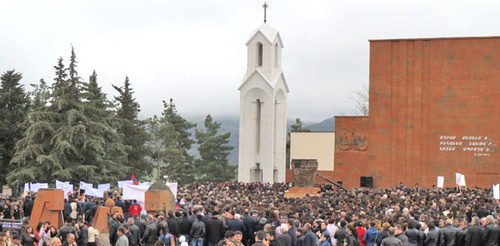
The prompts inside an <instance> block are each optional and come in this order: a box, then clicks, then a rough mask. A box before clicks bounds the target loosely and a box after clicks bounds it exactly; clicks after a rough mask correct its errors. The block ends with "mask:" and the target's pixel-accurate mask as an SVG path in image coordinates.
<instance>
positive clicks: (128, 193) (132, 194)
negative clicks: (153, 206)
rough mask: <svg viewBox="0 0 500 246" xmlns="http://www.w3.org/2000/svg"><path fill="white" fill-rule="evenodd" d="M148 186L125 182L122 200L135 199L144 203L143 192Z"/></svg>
mask: <svg viewBox="0 0 500 246" xmlns="http://www.w3.org/2000/svg"><path fill="white" fill-rule="evenodd" d="M148 189H149V186H146V185H132V184H126V185H124V186H123V199H124V200H137V201H138V202H140V203H144V194H145V193H146V191H148Z"/></svg>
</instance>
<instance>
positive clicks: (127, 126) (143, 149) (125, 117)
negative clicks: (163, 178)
mask: <svg viewBox="0 0 500 246" xmlns="http://www.w3.org/2000/svg"><path fill="white" fill-rule="evenodd" d="M113 87H114V88H115V90H116V91H117V92H118V94H119V95H118V96H116V97H115V100H116V101H117V102H118V109H117V111H116V118H117V122H116V123H117V131H118V134H119V136H120V140H121V143H122V144H123V145H124V146H125V147H126V148H127V160H126V161H125V163H124V164H125V165H126V166H127V167H129V168H130V169H129V170H128V172H127V175H128V176H131V175H135V176H136V177H137V178H142V177H144V176H147V175H148V174H150V173H151V171H152V169H153V166H152V164H151V163H150V162H149V161H147V160H146V157H147V156H148V155H149V150H148V148H147V146H146V142H147V141H148V139H149V137H150V136H149V134H148V133H147V132H146V130H145V124H146V121H143V120H139V118H138V114H139V112H140V111H141V110H140V105H139V103H137V102H136V101H135V98H134V95H133V94H134V92H133V89H132V88H131V84H130V81H129V78H128V76H127V77H125V82H124V84H123V86H122V87H118V86H114V85H113Z"/></svg>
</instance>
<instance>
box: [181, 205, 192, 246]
mask: <svg viewBox="0 0 500 246" xmlns="http://www.w3.org/2000/svg"><path fill="white" fill-rule="evenodd" d="M193 222H194V221H192V220H191V219H190V218H189V216H188V212H187V211H186V210H184V211H183V212H182V219H181V226H180V233H181V235H183V236H184V237H185V238H186V242H189V241H190V237H189V235H190V232H191V227H192V226H193Z"/></svg>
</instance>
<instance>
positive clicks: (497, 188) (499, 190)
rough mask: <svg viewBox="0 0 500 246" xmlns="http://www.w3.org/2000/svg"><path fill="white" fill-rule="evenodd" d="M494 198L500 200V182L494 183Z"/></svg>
mask: <svg viewBox="0 0 500 246" xmlns="http://www.w3.org/2000/svg"><path fill="white" fill-rule="evenodd" d="M493 198H495V199H497V200H500V184H496V185H493Z"/></svg>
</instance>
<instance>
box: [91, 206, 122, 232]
mask: <svg viewBox="0 0 500 246" xmlns="http://www.w3.org/2000/svg"><path fill="white" fill-rule="evenodd" d="M115 211H117V212H118V213H120V214H121V215H123V211H122V208H121V207H118V206H115V201H113V199H111V198H109V199H108V200H106V203H105V206H99V207H98V208H97V211H96V212H95V216H94V222H93V223H92V226H93V227H94V228H95V229H97V230H99V232H100V233H109V227H108V216H109V215H110V214H113V213H114V212H115Z"/></svg>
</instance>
